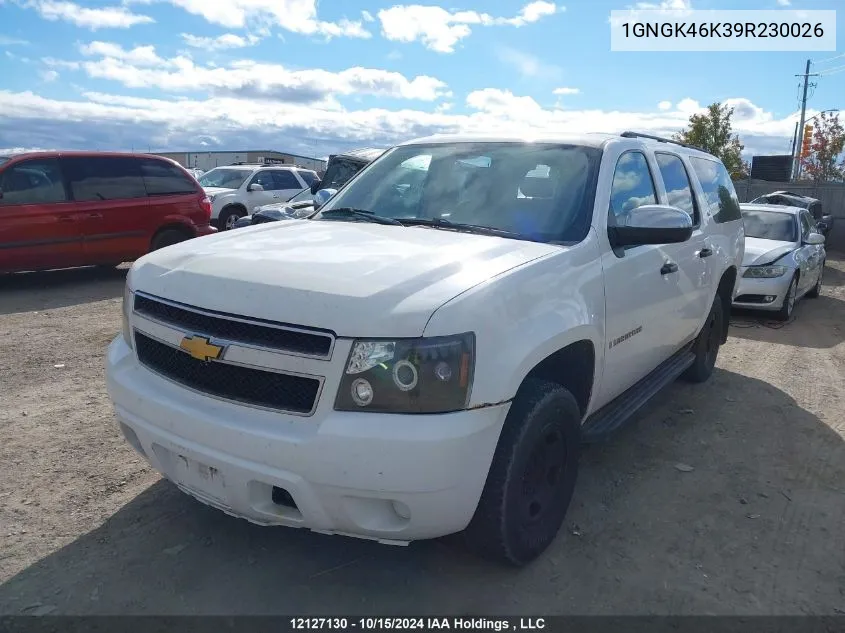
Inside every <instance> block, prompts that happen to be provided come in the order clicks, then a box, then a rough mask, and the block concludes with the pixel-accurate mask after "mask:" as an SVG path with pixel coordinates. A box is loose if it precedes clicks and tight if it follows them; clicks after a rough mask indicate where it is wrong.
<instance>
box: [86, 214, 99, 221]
mask: <svg viewBox="0 0 845 633" xmlns="http://www.w3.org/2000/svg"><path fill="white" fill-rule="evenodd" d="M88 217H89V218H91V219H92V220H99V219H100V218H101V217H103V214H102V213H89V214H88Z"/></svg>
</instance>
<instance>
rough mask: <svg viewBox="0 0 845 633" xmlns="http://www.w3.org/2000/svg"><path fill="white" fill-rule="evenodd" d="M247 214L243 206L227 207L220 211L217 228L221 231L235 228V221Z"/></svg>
mask: <svg viewBox="0 0 845 633" xmlns="http://www.w3.org/2000/svg"><path fill="white" fill-rule="evenodd" d="M245 215H246V209H244V208H243V207H226V208H225V209H223V210H222V211H221V212H220V217H219V218H217V228H218V229H220V230H221V231H228V230H230V229H233V228H235V222H237V221H238V220H239V219H240V218H242V217H244V216H245Z"/></svg>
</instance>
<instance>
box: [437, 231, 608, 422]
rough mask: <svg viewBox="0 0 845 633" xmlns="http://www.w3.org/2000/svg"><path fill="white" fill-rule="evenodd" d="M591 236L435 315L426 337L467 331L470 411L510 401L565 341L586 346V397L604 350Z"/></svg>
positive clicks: (600, 292)
mask: <svg viewBox="0 0 845 633" xmlns="http://www.w3.org/2000/svg"><path fill="white" fill-rule="evenodd" d="M598 262H599V247H598V243H597V240H596V238H595V234H594V232H592V231H591V232H590V234H589V236H588V237H587V239H586V240H584V241H583V242H581V243H580V244H578V245H576V246H573V247H560V252H558V253H554V254H552V255H549V256H547V257H544V258H542V259H539V260H535V261H533V262H530V263H529V264H527V265H524V266H521V267H519V268H516V269H512V270H510V271H508V272H507V273H505V274H503V275H499V276H498V277H495V278H493V279H490V280H489V281H487V282H485V283H483V284H481V285H478V286H475V287H473V288H472V289H470V290H468V291H466V292H464V293H463V294H461V295H458V296H457V297H455V298H454V299H452V300H451V301H449V302H447V303H446V304H444V305H443V306H441V307H440V308H439V309H438V310H436V311H435V312H434V314H433V315H432V317H431V319H430V320H429V322H428V324H427V325H426V328H425V336H444V335H449V334H457V333H461V332H474V333H475V341H476V361H475V373H474V378H473V385H472V393H471V398H470V407H478V406H484V405H489V404H493V403H497V402H502V401H507V400H510V399H512V398H513V397H514V395H516V391H517V389H518V388H519V385H520V384H521V383H522V381H523V379H524V378H525V376H526V375H527V374H528V372H530V371H531V369H532V368H533V367H534V366H535V365H537V364H538V363H539V362H540V361H542V360H543V359H545V358H546V357H548V356H549V355H551V354H553V353H554V352H556V351H557V350H559V349H562V348H564V347H566V346H567V345H569V344H571V343H575V342H577V341H581V340H588V341H590V342H592V343H593V347H594V349H595V356H596V363H595V370H594V374H593V393H595V392H596V388H597V385H596V382H597V379H598V378H599V376H600V370H599V368H600V367H601V366H602V363H603V351H604V344H603V342H604V325H603V324H604V290H603V288H604V286H603V282H602V270H601V266H600V265H599V263H598Z"/></svg>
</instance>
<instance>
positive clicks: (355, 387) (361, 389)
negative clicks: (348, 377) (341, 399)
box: [352, 378, 374, 407]
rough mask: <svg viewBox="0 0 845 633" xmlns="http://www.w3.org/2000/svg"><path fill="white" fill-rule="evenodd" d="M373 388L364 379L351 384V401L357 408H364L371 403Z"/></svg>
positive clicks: (358, 379)
mask: <svg viewBox="0 0 845 633" xmlns="http://www.w3.org/2000/svg"><path fill="white" fill-rule="evenodd" d="M373 395H374V394H373V386H372V385H371V384H370V383H369V381H368V380H365V379H364V378H357V379H356V380H354V381H353V382H352V400H354V401H355V404H357V405H358V406H359V407H366V406H367V405H368V404H370V403H371V402H372V401H373Z"/></svg>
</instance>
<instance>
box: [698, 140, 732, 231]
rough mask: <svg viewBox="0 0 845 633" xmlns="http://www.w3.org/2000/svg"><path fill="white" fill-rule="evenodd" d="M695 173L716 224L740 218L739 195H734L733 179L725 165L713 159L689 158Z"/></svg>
mask: <svg viewBox="0 0 845 633" xmlns="http://www.w3.org/2000/svg"><path fill="white" fill-rule="evenodd" d="M690 163H692V168H693V170H695V175H696V176H698V180H699V182H701V188H702V189H703V190H704V196H705V198H706V199H707V204H708V205H710V213H711V214H712V216H713V221H714V222H716V223H717V224H721V223H723V222H733V221H734V220H741V219H742V212H741V211H740V209H739V197H738V196H737V195H736V190H735V189H734V184H733V181H732V180H731V177H730V174H728V170H727V169H725V166H724V165H723V164H722V163H720V162H718V161H715V160H708V159H706V158H697V157H692V158H690Z"/></svg>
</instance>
